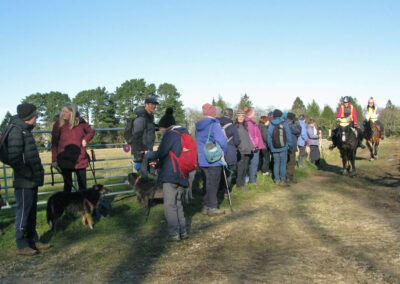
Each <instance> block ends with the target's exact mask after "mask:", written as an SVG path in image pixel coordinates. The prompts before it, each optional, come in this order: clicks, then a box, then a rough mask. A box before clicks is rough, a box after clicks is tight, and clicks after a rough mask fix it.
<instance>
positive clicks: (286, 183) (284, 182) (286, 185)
mask: <svg viewBox="0 0 400 284" xmlns="http://www.w3.org/2000/svg"><path fill="white" fill-rule="evenodd" d="M280 186H283V187H289V186H290V184H288V182H287V181H286V180H284V181H281V184H280Z"/></svg>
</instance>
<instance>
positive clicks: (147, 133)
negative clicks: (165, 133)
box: [124, 97, 158, 170]
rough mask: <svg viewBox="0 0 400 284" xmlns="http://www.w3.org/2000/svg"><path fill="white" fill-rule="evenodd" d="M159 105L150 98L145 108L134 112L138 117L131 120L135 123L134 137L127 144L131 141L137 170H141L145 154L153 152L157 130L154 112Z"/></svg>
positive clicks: (139, 108)
mask: <svg viewBox="0 0 400 284" xmlns="http://www.w3.org/2000/svg"><path fill="white" fill-rule="evenodd" d="M157 105H158V102H157V100H156V99H155V98H153V97H148V98H146V100H145V101H144V106H138V107H137V108H136V109H135V110H134V113H135V115H136V117H135V118H134V119H133V120H131V122H133V123H132V129H131V133H132V136H131V137H130V139H129V141H127V142H130V141H131V153H132V155H133V160H134V162H135V169H136V170H138V169H139V168H140V163H141V162H142V160H143V157H144V154H145V153H146V152H148V151H153V146H154V142H155V140H156V130H157V125H155V124H154V112H155V111H156V107H157ZM124 136H125V135H124ZM151 168H152V167H151Z"/></svg>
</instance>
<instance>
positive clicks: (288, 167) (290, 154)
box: [286, 151, 296, 180]
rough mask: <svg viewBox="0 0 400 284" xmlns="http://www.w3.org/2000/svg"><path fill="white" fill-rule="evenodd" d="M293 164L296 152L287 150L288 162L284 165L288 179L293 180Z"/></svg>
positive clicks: (294, 164) (294, 163)
mask: <svg viewBox="0 0 400 284" xmlns="http://www.w3.org/2000/svg"><path fill="white" fill-rule="evenodd" d="M295 166H296V152H295V151H288V162H287V165H286V175H287V179H288V180H293V178H294V167H295Z"/></svg>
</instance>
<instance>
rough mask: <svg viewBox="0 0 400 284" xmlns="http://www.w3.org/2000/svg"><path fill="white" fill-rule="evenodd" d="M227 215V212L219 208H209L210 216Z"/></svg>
mask: <svg viewBox="0 0 400 284" xmlns="http://www.w3.org/2000/svg"><path fill="white" fill-rule="evenodd" d="M223 214H225V210H221V209H218V208H209V209H208V216H216V215H223Z"/></svg>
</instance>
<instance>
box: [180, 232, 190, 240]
mask: <svg viewBox="0 0 400 284" xmlns="http://www.w3.org/2000/svg"><path fill="white" fill-rule="evenodd" d="M188 238H189V234H188V233H187V232H183V233H181V240H186V239H188Z"/></svg>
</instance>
